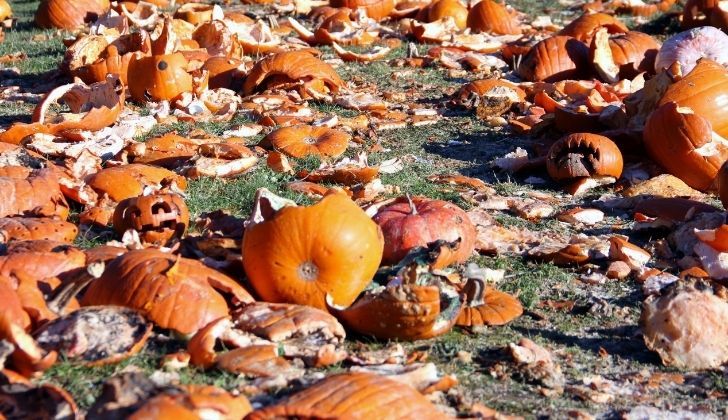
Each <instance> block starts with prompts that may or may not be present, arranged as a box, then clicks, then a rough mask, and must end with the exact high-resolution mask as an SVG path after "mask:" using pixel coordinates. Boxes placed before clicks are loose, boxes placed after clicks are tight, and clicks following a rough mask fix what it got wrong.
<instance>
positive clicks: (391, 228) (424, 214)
mask: <svg viewBox="0 0 728 420" xmlns="http://www.w3.org/2000/svg"><path fill="white" fill-rule="evenodd" d="M373 220H374V221H375V222H376V223H377V224H378V225H379V226H380V227H381V228H382V232H383V234H384V256H383V258H382V261H383V262H384V263H386V264H394V263H397V262H399V261H400V260H401V259H402V258H404V256H405V255H407V253H409V252H410V251H411V250H412V249H414V248H417V247H426V246H428V245H429V244H431V243H433V242H435V241H438V240H444V241H448V242H456V241H459V244H458V245H457V249H456V251H455V252H453V253H452V254H451V255H450V257H449V258H440V259H438V261H437V264H436V268H443V267H445V266H447V265H450V264H453V263H462V262H465V261H466V260H467V259H468V258H470V256H471V255H472V253H473V249H474V248H475V236H476V232H475V226H474V225H473V223H472V222H471V221H470V218H469V217H468V215H467V213H465V211H463V210H462V209H461V208H460V207H458V206H456V205H455V204H453V203H450V202H447V201H442V200H430V199H428V198H426V197H412V198H411V199H410V198H409V197H400V198H398V199H397V200H395V201H394V202H393V203H392V204H390V205H387V206H385V207H382V208H381V209H379V211H378V212H377V214H376V215H375V216H374V218H373Z"/></svg>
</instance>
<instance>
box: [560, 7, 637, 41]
mask: <svg viewBox="0 0 728 420" xmlns="http://www.w3.org/2000/svg"><path fill="white" fill-rule="evenodd" d="M601 27H605V28H607V31H608V32H609V33H610V34H618V33H626V32H628V31H629V29H628V28H627V26H625V25H624V23H622V22H620V21H619V20H618V19H617V18H615V17H614V16H612V15H607V14H605V13H591V14H583V15H581V16H579V17H578V18H576V19H574V20H573V21H571V23H569V24H568V25H566V26H565V27H564V29H562V30H561V31H559V35H564V36H570V37H573V38H576V39H578V40H579V41H583V42H586V43H590V42H591V39H592V37H593V36H594V33H595V32H596V31H597V29H599V28H601Z"/></svg>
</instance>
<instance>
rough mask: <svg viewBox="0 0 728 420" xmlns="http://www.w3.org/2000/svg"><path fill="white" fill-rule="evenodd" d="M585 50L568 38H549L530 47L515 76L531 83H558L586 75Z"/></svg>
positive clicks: (577, 41)
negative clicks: (517, 75)
mask: <svg viewBox="0 0 728 420" xmlns="http://www.w3.org/2000/svg"><path fill="white" fill-rule="evenodd" d="M588 67H589V48H588V47H587V46H586V44H584V43H583V42H581V41H579V40H577V39H575V38H571V37H568V36H552V37H550V38H546V39H544V40H543V41H541V42H539V43H538V44H536V45H534V46H533V47H531V49H530V50H529V51H528V53H527V54H526V55H525V56H524V57H523V60H522V61H521V64H520V65H519V66H518V74H519V75H520V76H521V77H522V78H524V79H526V80H528V81H531V82H549V83H553V82H558V81H559V80H565V79H578V78H580V77H582V76H584V75H586V74H587V71H588Z"/></svg>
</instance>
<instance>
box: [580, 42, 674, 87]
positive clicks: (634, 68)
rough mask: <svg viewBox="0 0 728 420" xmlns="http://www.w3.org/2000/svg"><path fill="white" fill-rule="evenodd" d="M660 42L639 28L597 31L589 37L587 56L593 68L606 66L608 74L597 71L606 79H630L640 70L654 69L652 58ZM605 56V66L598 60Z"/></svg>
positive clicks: (649, 71) (648, 71)
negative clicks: (592, 63)
mask: <svg viewBox="0 0 728 420" xmlns="http://www.w3.org/2000/svg"><path fill="white" fill-rule="evenodd" d="M659 48H660V45H659V44H658V43H657V41H655V39H654V38H653V37H652V36H650V35H647V34H644V33H642V32H636V31H630V32H627V33H626V34H619V35H612V36H609V35H608V34H607V33H606V31H604V32H601V31H597V33H596V34H595V35H594V37H593V40H592V46H591V56H592V62H594V64H595V67H596V70H597V71H599V70H602V71H604V70H608V69H611V71H608V73H610V74H608V75H606V76H608V77H605V75H603V74H602V72H600V73H599V75H600V76H601V77H602V78H603V79H605V81H609V82H612V83H614V82H617V81H619V80H622V79H633V78H634V77H636V76H637V74H639V73H641V72H647V73H654V69H655V58H656V57H657V51H658V50H659ZM602 60H606V61H607V63H606V67H607V68H604V67H602V66H601V65H600V64H601V61H602Z"/></svg>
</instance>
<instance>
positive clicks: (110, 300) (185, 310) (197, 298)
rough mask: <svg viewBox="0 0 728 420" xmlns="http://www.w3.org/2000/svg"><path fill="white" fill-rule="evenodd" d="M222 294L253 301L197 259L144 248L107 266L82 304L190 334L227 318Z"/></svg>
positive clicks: (225, 303) (238, 300) (225, 277)
mask: <svg viewBox="0 0 728 420" xmlns="http://www.w3.org/2000/svg"><path fill="white" fill-rule="evenodd" d="M224 295H227V296H232V299H233V301H237V302H252V300H253V299H252V297H251V296H250V295H249V294H248V292H247V291H245V289H243V287H242V286H240V285H239V284H238V283H237V282H235V280H233V279H231V278H230V277H228V276H226V275H224V274H222V273H220V272H217V271H215V270H213V269H211V268H208V267H206V266H204V265H203V264H202V263H200V262H199V261H196V260H190V259H187V258H182V257H179V256H175V255H171V254H166V253H163V252H161V251H157V250H153V249H143V250H136V251H129V252H127V253H126V254H123V255H121V256H120V257H118V258H116V259H114V260H113V261H112V262H111V263H109V264H108V265H107V267H106V270H105V271H104V274H103V275H102V276H101V277H100V278H99V279H97V280H94V281H93V282H92V283H91V284H90V285H89V288H88V290H87V291H86V294H85V295H84V296H83V299H82V301H81V304H82V305H83V306H90V305H120V306H126V307H129V308H133V309H137V310H139V311H140V312H141V313H142V314H143V315H144V316H145V317H146V318H147V319H149V320H150V321H152V322H154V323H155V324H156V325H158V326H160V327H161V328H168V329H171V330H174V331H177V332H179V333H181V334H191V333H194V332H196V331H197V330H199V329H200V328H202V327H204V326H205V325H207V324H208V323H210V322H211V321H213V320H215V319H218V318H220V317H224V316H227V315H228V304H227V302H226V300H225V298H224Z"/></svg>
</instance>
